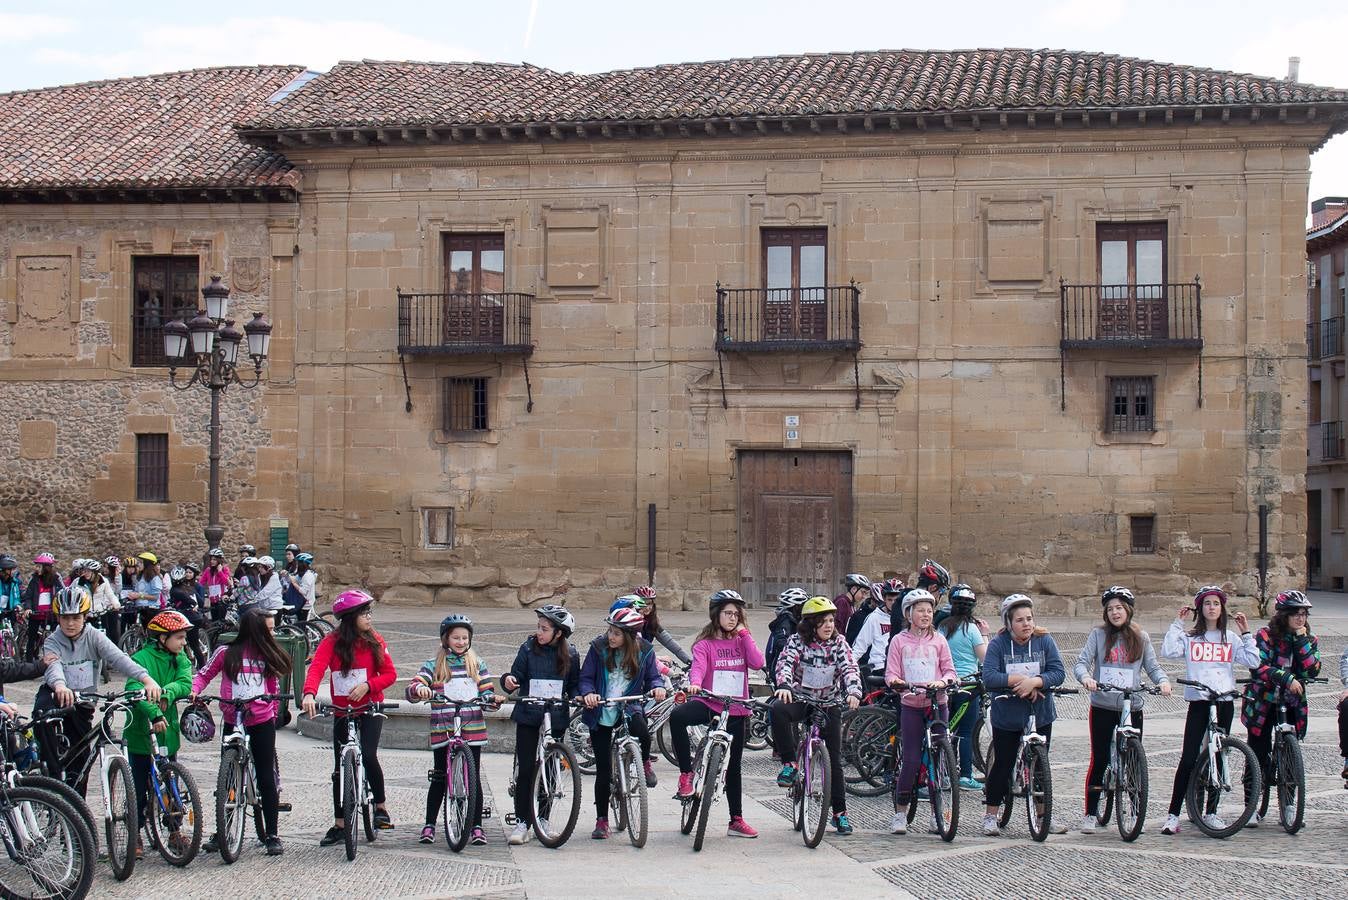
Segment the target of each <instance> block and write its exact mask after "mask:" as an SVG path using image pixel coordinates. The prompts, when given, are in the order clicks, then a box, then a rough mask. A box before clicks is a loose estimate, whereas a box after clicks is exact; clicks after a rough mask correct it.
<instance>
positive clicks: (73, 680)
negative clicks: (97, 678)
mask: <svg viewBox="0 0 1348 900" xmlns="http://www.w3.org/2000/svg"><path fill="white" fill-rule="evenodd" d="M62 669H64V670H65V676H66V687H67V688H69V689H70V690H72V691H89V690H93V687H94V663H93V661H92V660H87V659H86V660H85V661H84V662H73V663H66V664H65V665H64V666H62Z"/></svg>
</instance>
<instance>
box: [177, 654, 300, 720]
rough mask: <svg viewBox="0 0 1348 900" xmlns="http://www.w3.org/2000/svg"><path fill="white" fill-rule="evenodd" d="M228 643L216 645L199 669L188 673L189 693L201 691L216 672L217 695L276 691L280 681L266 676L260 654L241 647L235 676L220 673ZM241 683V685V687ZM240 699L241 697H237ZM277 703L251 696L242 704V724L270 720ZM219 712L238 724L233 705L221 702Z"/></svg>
mask: <svg viewBox="0 0 1348 900" xmlns="http://www.w3.org/2000/svg"><path fill="white" fill-rule="evenodd" d="M228 649H229V648H228V647H219V648H217V649H216V651H215V652H214V653H213V654H211V658H210V659H208V660H206V665H204V666H202V668H201V671H199V672H197V674H196V675H194V676H193V677H192V693H193V694H200V693H202V692H204V691H205V690H206V688H207V686H209V685H210V683H211V682H212V681H214V680H215V676H216V675H217V674H218V675H220V696H221V697H224V698H225V699H226V700H233V699H234V696H235V694H236V693H237V692H239V691H240V690H245V691H247V692H248V694H255V693H259V688H261V691H260V693H264V694H276V693H279V692H280V681H279V679H277V678H276V677H275V676H274V675H273V676H267V675H266V674H265V673H266V670H267V669H266V663H264V662H263V660H262V659H261V658H260V657H256V656H254V655H253V654H251V653H249V652H247V651H246V650H245V651H244V654H243V658H242V659H241V660H239V663H240V665H239V680H238V682H235V681H232V680H231V679H230V678H229V677H228V676H227V675H225V674H224V665H225V651H226V650H228ZM241 683H242V687H241ZM239 699H240V700H242V699H243V697H239ZM278 709H279V703H278V701H276V700H270V701H267V700H254V701H253V702H252V703H249V704H248V705H247V706H245V707H244V720H243V724H244V725H257V724H258V723H260V722H270V721H271V720H272V719H274V718H276V713H277V710H278ZM220 714H221V715H222V716H224V719H225V721H226V722H228V723H229V724H231V725H238V724H239V719H238V714H237V713H236V712H235V711H234V707H233V706H225V705H224V704H221V707H220Z"/></svg>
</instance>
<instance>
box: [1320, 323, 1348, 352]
mask: <svg viewBox="0 0 1348 900" xmlns="http://www.w3.org/2000/svg"><path fill="white" fill-rule="evenodd" d="M1342 355H1343V316H1330V317H1329V318H1328V319H1322V320H1321V321H1320V357H1319V358H1320V359H1328V358H1329V357H1331V356H1342Z"/></svg>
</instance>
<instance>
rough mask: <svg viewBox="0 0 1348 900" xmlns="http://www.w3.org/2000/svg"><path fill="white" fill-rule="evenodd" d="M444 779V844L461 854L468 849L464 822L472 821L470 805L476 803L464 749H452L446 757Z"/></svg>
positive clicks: (468, 827)
mask: <svg viewBox="0 0 1348 900" xmlns="http://www.w3.org/2000/svg"><path fill="white" fill-rule="evenodd" d="M445 775H446V784H445V800H444V803H442V804H441V808H442V809H443V810H444V812H443V816H442V818H443V819H444V825H445V843H447V844H449V849H451V850H453V851H454V852H455V853H461V852H463V848H464V847H467V846H468V834H469V832H470V831H471V827H472V826H471V823H470V822H469V821H468V820H469V819H470V818H472V815H473V804H474V802H475V801H476V799H477V797H476V794H477V779H476V778H475V777H474V774H473V754H472V753H470V752H468V748H467V747H456V748H455V749H454V752H453V753H451V754H450V756H449V765H448V767H447V771H446V773H445Z"/></svg>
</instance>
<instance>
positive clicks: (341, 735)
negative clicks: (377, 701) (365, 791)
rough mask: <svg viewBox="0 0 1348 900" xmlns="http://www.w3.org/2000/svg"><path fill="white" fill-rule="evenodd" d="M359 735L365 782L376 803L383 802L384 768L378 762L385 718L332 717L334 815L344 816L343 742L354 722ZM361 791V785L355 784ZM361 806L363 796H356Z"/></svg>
mask: <svg viewBox="0 0 1348 900" xmlns="http://www.w3.org/2000/svg"><path fill="white" fill-rule="evenodd" d="M353 721H354V722H355V723H356V730H357V731H358V732H359V734H360V756H361V761H362V762H363V763H364V764H365V781H366V782H367V783H368V784H369V785H370V793H371V794H374V802H375V804H376V805H382V804H383V802H384V769H383V768H382V767H381V766H380V765H379V735H380V734H381V733H382V732H383V730H384V720H383V719H381V718H379V717H378V716H370V715H363V716H356V717H355V718H354V719H352V718H349V717H346V716H339V717H337V718H335V719H333V720H332V815H333V817H334V818H337V819H340V818H341V817H342V744H344V743H346V735H347V729H348V728H349V727H350V724H351V723H352V722H353ZM356 790H358V791H359V790H360V786H359V785H357V786H356ZM356 805H357V806H359V805H360V797H357V798H356Z"/></svg>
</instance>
